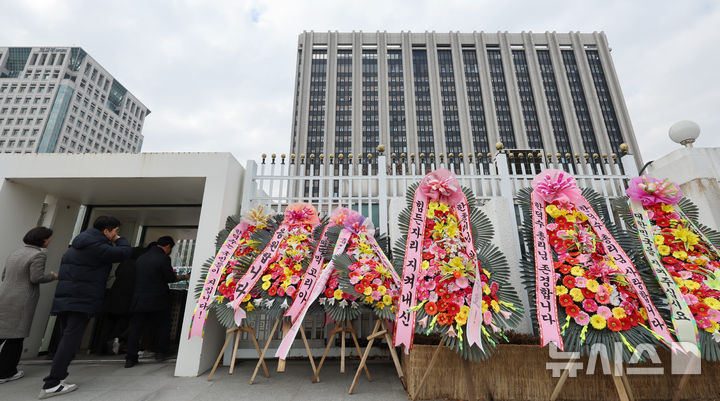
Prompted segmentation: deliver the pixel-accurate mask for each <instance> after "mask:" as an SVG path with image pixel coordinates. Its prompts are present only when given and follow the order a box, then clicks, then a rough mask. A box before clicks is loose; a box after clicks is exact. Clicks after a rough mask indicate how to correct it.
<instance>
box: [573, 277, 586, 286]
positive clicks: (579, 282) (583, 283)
mask: <svg viewBox="0 0 720 401" xmlns="http://www.w3.org/2000/svg"><path fill="white" fill-rule="evenodd" d="M575 287H578V288H586V287H587V279H586V278H585V277H582V276H580V277H575Z"/></svg>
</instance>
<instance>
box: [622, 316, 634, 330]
mask: <svg viewBox="0 0 720 401" xmlns="http://www.w3.org/2000/svg"><path fill="white" fill-rule="evenodd" d="M620 322H621V323H622V329H623V330H630V329H631V328H632V327H633V326H632V323H631V322H630V317H624V318H622V319H620Z"/></svg>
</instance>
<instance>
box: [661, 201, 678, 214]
mask: <svg viewBox="0 0 720 401" xmlns="http://www.w3.org/2000/svg"><path fill="white" fill-rule="evenodd" d="M661 207H662V210H663V212H665V213H672V212H674V211H675V207H673V205H666V204H664V203H663V204H662V206H661Z"/></svg>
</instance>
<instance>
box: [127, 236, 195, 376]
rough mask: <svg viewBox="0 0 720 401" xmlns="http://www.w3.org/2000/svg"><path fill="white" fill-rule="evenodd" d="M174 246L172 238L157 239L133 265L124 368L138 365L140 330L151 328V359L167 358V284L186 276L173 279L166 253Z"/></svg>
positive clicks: (168, 292)
mask: <svg viewBox="0 0 720 401" xmlns="http://www.w3.org/2000/svg"><path fill="white" fill-rule="evenodd" d="M173 246H175V241H173V239H172V237H168V236H165V237H160V238H158V240H157V243H156V245H155V246H152V247H150V249H149V250H148V251H147V252H145V253H144V254H142V255H141V256H140V257H139V258H138V259H137V261H136V262H135V292H134V293H133V300H132V304H131V306H130V310H131V311H132V313H133V316H132V319H131V320H130V333H129V335H128V345H127V355H126V356H125V367H126V368H131V367H133V366H135V365H136V364H137V363H138V348H139V346H140V337H141V336H142V333H143V330H144V329H145V327H147V326H148V325H150V326H152V327H153V332H154V333H153V334H154V337H155V354H156V355H155V358H156V359H158V360H163V359H165V358H166V357H167V352H168V348H169V346H170V344H169V343H170V287H168V283H173V282H176V281H179V280H185V279H187V278H188V275H182V276H177V275H176V274H175V272H174V271H173V268H172V263H171V262H170V257H169V256H168V255H170V252H172V248H173Z"/></svg>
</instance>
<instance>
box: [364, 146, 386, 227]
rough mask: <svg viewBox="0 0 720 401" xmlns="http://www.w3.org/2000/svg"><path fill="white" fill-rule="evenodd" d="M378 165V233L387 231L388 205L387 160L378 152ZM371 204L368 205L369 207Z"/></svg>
mask: <svg viewBox="0 0 720 401" xmlns="http://www.w3.org/2000/svg"><path fill="white" fill-rule="evenodd" d="M377 165H378V175H377V183H378V205H379V206H378V223H380V224H379V225H380V227H379V229H380V234H387V233H388V205H389V203H390V199H388V195H387V188H388V177H387V160H386V156H385V155H384V154H380V155H379V156H378V159H377ZM371 207H372V204H370V205H368V208H371Z"/></svg>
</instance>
